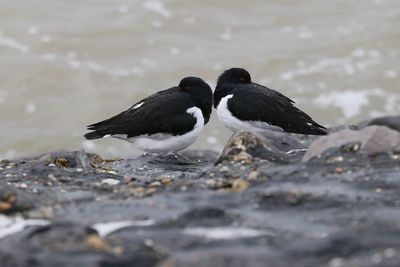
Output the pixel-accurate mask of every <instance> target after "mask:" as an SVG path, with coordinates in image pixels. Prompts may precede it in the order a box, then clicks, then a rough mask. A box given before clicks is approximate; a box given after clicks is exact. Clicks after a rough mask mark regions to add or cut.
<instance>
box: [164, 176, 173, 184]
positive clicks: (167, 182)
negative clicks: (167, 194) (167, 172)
mask: <svg viewBox="0 0 400 267" xmlns="http://www.w3.org/2000/svg"><path fill="white" fill-rule="evenodd" d="M173 181H174V179H173V178H171V177H164V178H162V179H161V184H162V185H164V186H168V185H170V184H171V183H172V182H173Z"/></svg>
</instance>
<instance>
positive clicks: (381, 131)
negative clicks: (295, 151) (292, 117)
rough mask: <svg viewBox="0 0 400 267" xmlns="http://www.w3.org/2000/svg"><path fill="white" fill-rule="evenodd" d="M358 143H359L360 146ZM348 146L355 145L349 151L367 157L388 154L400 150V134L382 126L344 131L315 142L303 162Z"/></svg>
mask: <svg viewBox="0 0 400 267" xmlns="http://www.w3.org/2000/svg"><path fill="white" fill-rule="evenodd" d="M357 143H359V145H358V146H357ZM346 144H353V145H352V146H348V147H349V149H353V150H355V151H359V152H360V153H362V154H365V155H374V154H377V153H387V152H390V151H396V150H398V149H400V133H399V132H397V131H394V130H391V129H389V128H387V127H382V126H369V127H366V128H364V129H363V130H360V131H352V130H343V131H339V132H336V133H332V134H330V135H328V136H323V137H320V138H318V139H317V140H316V141H315V142H313V143H312V144H311V145H310V147H309V149H308V151H307V153H306V154H305V155H304V158H303V161H309V160H310V159H312V158H314V157H318V156H320V155H321V154H322V153H323V152H325V151H327V150H329V149H333V148H340V147H343V146H345V145H346Z"/></svg>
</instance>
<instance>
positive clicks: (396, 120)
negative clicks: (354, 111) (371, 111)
mask: <svg viewBox="0 0 400 267" xmlns="http://www.w3.org/2000/svg"><path fill="white" fill-rule="evenodd" d="M372 125H376V126H386V127H388V128H390V129H392V130H395V131H398V132H400V116H386V117H380V118H375V119H372V120H368V121H364V122H362V123H360V124H359V126H360V127H362V128H364V127H367V126H372Z"/></svg>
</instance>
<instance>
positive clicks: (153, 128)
mask: <svg viewBox="0 0 400 267" xmlns="http://www.w3.org/2000/svg"><path fill="white" fill-rule="evenodd" d="M140 103H143V104H142V105H141V106H140V107H138V108H135V106H136V105H138V104H140ZM192 106H193V103H192V100H191V98H190V97H189V96H188V95H186V94H182V93H180V92H179V91H178V89H177V88H176V87H174V88H170V89H167V90H164V91H161V92H158V93H156V94H154V95H151V96H149V97H147V98H145V99H143V100H141V101H139V102H137V103H136V104H135V105H133V106H132V107H131V108H130V109H128V110H126V111H124V112H122V113H120V114H118V115H116V116H114V117H111V118H109V119H107V120H104V121H101V122H98V123H95V124H92V125H89V126H88V130H92V131H93V132H90V133H88V134H86V135H85V138H86V139H97V138H101V137H103V136H105V135H114V134H127V135H128V138H129V137H134V136H138V135H143V134H148V135H151V134H156V133H166V134H172V135H181V134H184V133H186V132H188V131H190V130H192V129H193V127H194V125H195V124H196V119H195V118H194V117H193V116H192V115H191V114H188V113H186V110H187V109H188V108H190V107H192Z"/></svg>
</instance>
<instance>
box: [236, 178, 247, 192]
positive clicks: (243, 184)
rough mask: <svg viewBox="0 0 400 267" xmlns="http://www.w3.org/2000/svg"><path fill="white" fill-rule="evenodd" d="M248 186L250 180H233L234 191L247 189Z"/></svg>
mask: <svg viewBox="0 0 400 267" xmlns="http://www.w3.org/2000/svg"><path fill="white" fill-rule="evenodd" d="M247 187H249V182H247V181H245V180H242V179H236V180H234V181H233V182H232V191H233V192H241V191H243V190H245V189H246V188H247Z"/></svg>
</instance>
